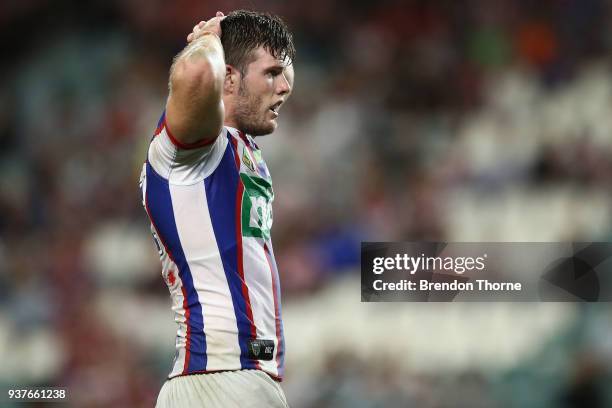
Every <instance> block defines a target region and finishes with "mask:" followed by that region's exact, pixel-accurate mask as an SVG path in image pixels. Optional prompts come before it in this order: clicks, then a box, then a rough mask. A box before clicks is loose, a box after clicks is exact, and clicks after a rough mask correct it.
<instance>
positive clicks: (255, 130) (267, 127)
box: [246, 119, 278, 136]
mask: <svg viewBox="0 0 612 408" xmlns="http://www.w3.org/2000/svg"><path fill="white" fill-rule="evenodd" d="M277 126H278V123H277V122H276V119H272V120H270V121H267V122H266V123H265V124H262V125H260V126H253V127H252V128H251V129H250V130H248V131H247V132H246V133H248V134H249V135H251V136H265V135H269V134H270V133H272V132H274V131H275V130H276V127H277Z"/></svg>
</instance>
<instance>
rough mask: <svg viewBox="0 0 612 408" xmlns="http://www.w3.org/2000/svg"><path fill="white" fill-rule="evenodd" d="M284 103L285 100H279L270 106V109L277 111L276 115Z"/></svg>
mask: <svg viewBox="0 0 612 408" xmlns="http://www.w3.org/2000/svg"><path fill="white" fill-rule="evenodd" d="M282 104H283V101H278V102H276V103H275V104H274V105H272V106H270V108H269V109H270V110H271V111H272V112H273V113H275V114H276V115H278V111H279V109H280V106H281V105H282Z"/></svg>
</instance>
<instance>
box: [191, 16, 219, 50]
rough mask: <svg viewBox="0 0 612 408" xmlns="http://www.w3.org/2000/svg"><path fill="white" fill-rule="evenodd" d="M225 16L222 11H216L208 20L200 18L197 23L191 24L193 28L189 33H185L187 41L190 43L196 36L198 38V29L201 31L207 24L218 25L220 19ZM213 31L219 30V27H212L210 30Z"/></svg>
mask: <svg viewBox="0 0 612 408" xmlns="http://www.w3.org/2000/svg"><path fill="white" fill-rule="evenodd" d="M224 18H225V15H224V14H223V12H221V11H217V14H216V15H215V17H213V18H211V19H210V20H208V21H206V20H202V21H200V22H199V23H198V24H196V25H194V26H193V30H192V32H191V33H189V35H187V42H188V43H190V42H192V41H193V40H195V39H196V38H198V33H199V32H200V31H202V30H203V29H204V27H206V26H207V25H208V26H209V27H210V25H211V24H212V25H218V24H219V23H220V22H221V20H223V19H224ZM211 31H213V32H216V31H220V29H218V28H217V29H216V30H215V29H213V30H211Z"/></svg>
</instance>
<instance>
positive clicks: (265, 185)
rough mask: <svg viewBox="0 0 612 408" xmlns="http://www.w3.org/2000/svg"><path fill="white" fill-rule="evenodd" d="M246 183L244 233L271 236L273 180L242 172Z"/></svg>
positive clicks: (243, 204)
mask: <svg viewBox="0 0 612 408" xmlns="http://www.w3.org/2000/svg"><path fill="white" fill-rule="evenodd" d="M240 178H241V179H242V183H243V184H244V193H243V195H242V235H243V236H245V237H257V238H265V239H267V238H270V229H271V228H272V201H273V200H274V191H272V182H271V181H269V180H266V179H263V178H260V177H252V176H250V175H248V174H244V173H240Z"/></svg>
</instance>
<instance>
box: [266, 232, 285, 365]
mask: <svg viewBox="0 0 612 408" xmlns="http://www.w3.org/2000/svg"><path fill="white" fill-rule="evenodd" d="M264 253H265V254H266V261H268V266H269V267H270V274H271V275H272V297H273V298H274V322H275V325H276V341H277V343H278V349H277V350H276V366H277V367H278V368H280V365H281V362H280V355H281V347H282V343H281V333H280V330H281V327H280V320H281V319H280V313H279V308H278V303H279V302H278V292H277V281H276V279H277V277H276V274H275V273H274V268H272V261H271V260H270V249H269V248H268V244H266V243H264Z"/></svg>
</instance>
